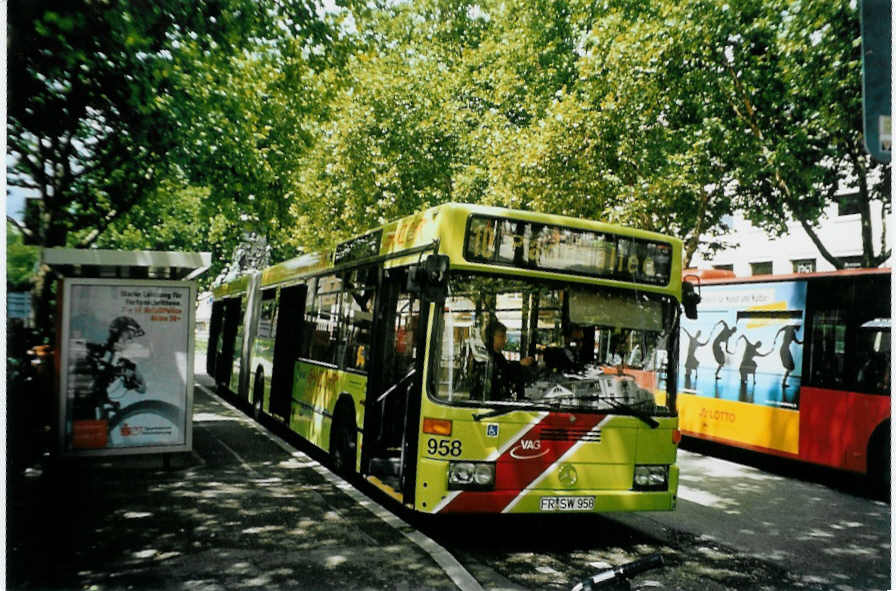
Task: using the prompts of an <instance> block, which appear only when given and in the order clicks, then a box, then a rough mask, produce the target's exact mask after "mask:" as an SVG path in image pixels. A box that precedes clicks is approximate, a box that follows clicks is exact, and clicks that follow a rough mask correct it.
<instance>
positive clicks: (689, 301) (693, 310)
mask: <svg viewBox="0 0 896 591" xmlns="http://www.w3.org/2000/svg"><path fill="white" fill-rule="evenodd" d="M700 299H701V298H700V293H699V292H698V291H697V290H696V289H695V288H694V284H693V283H691V282H690V281H682V282H681V305H682V307H683V308H684V315H685V316H687V317H688V318H690V319H691V320H696V319H697V304H699V303H700Z"/></svg>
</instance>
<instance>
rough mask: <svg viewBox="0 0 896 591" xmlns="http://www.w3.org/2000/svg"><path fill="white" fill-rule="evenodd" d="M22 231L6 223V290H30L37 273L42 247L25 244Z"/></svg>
mask: <svg viewBox="0 0 896 591" xmlns="http://www.w3.org/2000/svg"><path fill="white" fill-rule="evenodd" d="M22 238H23V237H22V233H21V232H20V231H19V229H18V228H17V227H16V226H15V225H14V224H11V223H9V222H7V223H6V290H7V291H29V290H31V288H32V286H33V285H32V284H33V280H34V278H35V276H36V275H37V266H38V264H39V263H40V249H38V248H37V247H36V246H26V245H25V244H23V239H22Z"/></svg>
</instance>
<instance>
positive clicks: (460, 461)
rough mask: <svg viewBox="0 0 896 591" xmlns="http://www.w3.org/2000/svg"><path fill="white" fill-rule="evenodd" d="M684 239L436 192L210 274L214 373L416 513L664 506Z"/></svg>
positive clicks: (690, 303)
mask: <svg viewBox="0 0 896 591" xmlns="http://www.w3.org/2000/svg"><path fill="white" fill-rule="evenodd" d="M681 252H682V248H681V242H680V241H679V240H677V239H675V238H672V237H669V236H664V235H661V234H656V233H652V232H645V231H639V230H634V229H630V228H624V227H620V226H616V225H611V224H605V223H601V222H596V221H590V220H583V219H575V218H571V217H563V216H556V215H546V214H541V213H534V212H528V211H515V210H509V209H500V208H494V207H485V206H475V205H462V204H445V205H441V206H438V207H434V208H431V209H428V210H426V211H423V212H421V213H418V214H416V215H412V216H408V217H405V218H403V219H400V220H398V221H395V222H392V223H389V224H386V225H384V226H382V227H380V228H377V229H375V230H373V231H370V232H368V233H366V234H363V235H361V236H358V237H356V238H353V239H351V240H348V241H346V242H343V243H341V244H339V245H338V246H337V247H336V248H335V249H334V250H333V252H330V253H322V254H314V255H303V256H300V257H298V258H295V259H291V260H288V261H285V262H283V263H280V264H277V265H274V266H271V267H269V268H267V269H264V270H262V271H257V272H253V273H250V274H247V275H244V276H242V277H240V278H239V279H237V280H234V281H232V282H230V283H227V284H225V285H222V286H220V287H218V288H217V289H216V290H215V291H214V300H213V302H214V303H213V305H212V318H211V322H210V338H209V347H208V357H207V359H208V364H207V371H208V373H209V375H210V376H212V377H213V378H214V379H215V381H216V383H217V384H218V387H219V389H221V390H226V391H229V392H230V393H231V394H232V395H234V396H237V397H239V398H242V399H244V400H246V401H247V402H249V403H251V404H252V405H253V406H254V408H255V410H256V412H257V413H264V414H266V415H269V416H270V417H273V418H274V419H276V420H278V421H282V422H283V424H284V425H286V426H288V427H289V429H291V430H292V431H294V432H295V433H297V434H298V435H299V436H301V437H302V438H304V439H306V440H308V441H309V442H311V443H312V444H313V445H315V446H317V447H319V448H321V449H322V450H324V451H325V452H328V453H329V454H330V457H331V459H332V463H333V466H334V467H335V468H336V469H337V470H338V471H340V472H343V473H346V474H356V475H359V476H361V477H363V478H365V479H367V480H368V481H370V482H371V483H373V484H374V485H375V486H377V487H379V488H381V489H382V490H384V491H385V492H386V493H388V494H389V495H390V496H392V497H393V498H395V499H397V500H398V501H399V502H401V503H402V504H404V505H405V506H407V507H409V508H411V509H413V510H416V511H420V512H424V513H456V512H467V513H468V512H487V513H500V512H503V513H539V512H556V513H566V512H614V511H657V510H671V509H674V507H675V503H676V492H677V487H678V468H677V466H676V463H675V462H676V453H677V444H678V441H679V439H680V434H679V431H678V417H677V413H676V384H677V383H678V379H677V376H676V372H677V369H678V365H679V364H678V362H677V358H678V338H679V319H680V317H681V310H682V306H684V307H685V308H688V310H689V312H690V311H691V309H693V308H695V307H696V302H695V301H694V300H695V298H696V294H692V292H691V291H690V290H687V289H686V290H685V295H684V298H683V297H682V287H683V284H682V281H681ZM684 286H685V287H686V288H687V287H688V286H689V284H684Z"/></svg>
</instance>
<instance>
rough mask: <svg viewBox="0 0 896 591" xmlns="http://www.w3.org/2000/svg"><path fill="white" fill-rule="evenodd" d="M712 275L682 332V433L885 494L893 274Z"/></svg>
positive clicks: (869, 271)
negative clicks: (808, 466) (844, 477)
mask: <svg viewBox="0 0 896 591" xmlns="http://www.w3.org/2000/svg"><path fill="white" fill-rule="evenodd" d="M689 273H690V271H685V279H686V280H688V281H690V280H691V279H690V278H689V277H687V276H688V274H689ZM729 273H730V272H729ZM697 274H698V276H699V272H698V273H697ZM716 275H717V276H716V278H713V279H702V281H701V288H700V291H701V296H702V300H701V302H700V305H699V307H698V310H699V319H698V320H684V321H683V322H682V323H681V343H682V355H681V358H680V370H679V377H678V380H679V390H680V394H679V396H678V409H679V413H680V420H681V431H682V433H683V434H684V435H687V436H691V437H698V438H701V439H707V440H711V441H715V442H718V443H722V444H727V445H732V446H737V447H741V448H745V449H749V450H753V451H758V452H761V453H766V454H772V455H776V456H782V457H785V458H791V459H795V460H801V461H805V462H810V463H814V464H819V465H823V466H828V467H833V468H838V469H842V470H847V471H851V472H856V473H862V474H867V475H868V476H869V477H870V478H871V481H872V483H873V484H875V485H876V486H877V487H878V488H879V489H880V490H889V477H890V270H889V269H854V270H845V271H836V272H827V273H824V272H823V273H806V274H798V275H781V276H771V275H766V276H754V277H749V278H738V277H734V276H733V274H730V275H731V276H728V277H718V273H716ZM698 279H699V277H698Z"/></svg>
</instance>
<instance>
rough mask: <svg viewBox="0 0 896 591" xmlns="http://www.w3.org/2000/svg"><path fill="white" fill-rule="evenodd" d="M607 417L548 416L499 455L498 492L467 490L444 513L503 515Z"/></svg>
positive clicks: (496, 482) (450, 503) (496, 476)
mask: <svg viewBox="0 0 896 591" xmlns="http://www.w3.org/2000/svg"><path fill="white" fill-rule="evenodd" d="M604 418H606V415H596V414H570V413H550V414H548V415H547V416H545V417H544V418H543V419H542V420H540V421H539V422H537V423H535V424H534V425H533V426H532V427H531V428H530V429H529V430H528V431H526V432H525V433H523V435H521V436H520V437H519V438H518V439H517V440H516V441H515V442H514V444H513V445H512V446H510V447H509V448H508V449H507V450H506V451H505V452H504V453H503V454H501V455H500V456H498V459H497V460H496V468H495V490H494V491H486V492H478V491H463V492H461V493H460V494H459V495H457V496H456V497H455V498H454V499H452V500H451V501H450V502H449V503H448V504H447V505H445V507H443V508H442V512H443V513H444V512H447V513H451V512H487V513H500V512H501V511H502V510H504V508H505V507H507V505H509V504H510V503H511V502H512V501H513V500H514V499H515V498H516V497H517V496H518V495H519V493H520V491H522V490H523V489H525V488H526V487H527V486H530V485H531V484H532V483H533V482H535V481H536V480H537V479H538V477H539V476H541V475H542V474H544V473H545V472H546V471H547V470H550V469H551V467H552V466H553V465H554V464H555V463H556V462H557V460H559V459H560V458H561V457H563V454H565V453H566V452H568V451H569V450H570V449H572V447H573V446H574V445H576V444H577V443H578V442H580V441H581V440H582V437H584V435H585V434H586V433H589V432H590V431H591V430H592V429H594V428H595V427H596V426H597V425H598V423H600V422H601V421H602V420H604ZM545 431H546V432H545ZM545 437H547V438H545Z"/></svg>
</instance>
